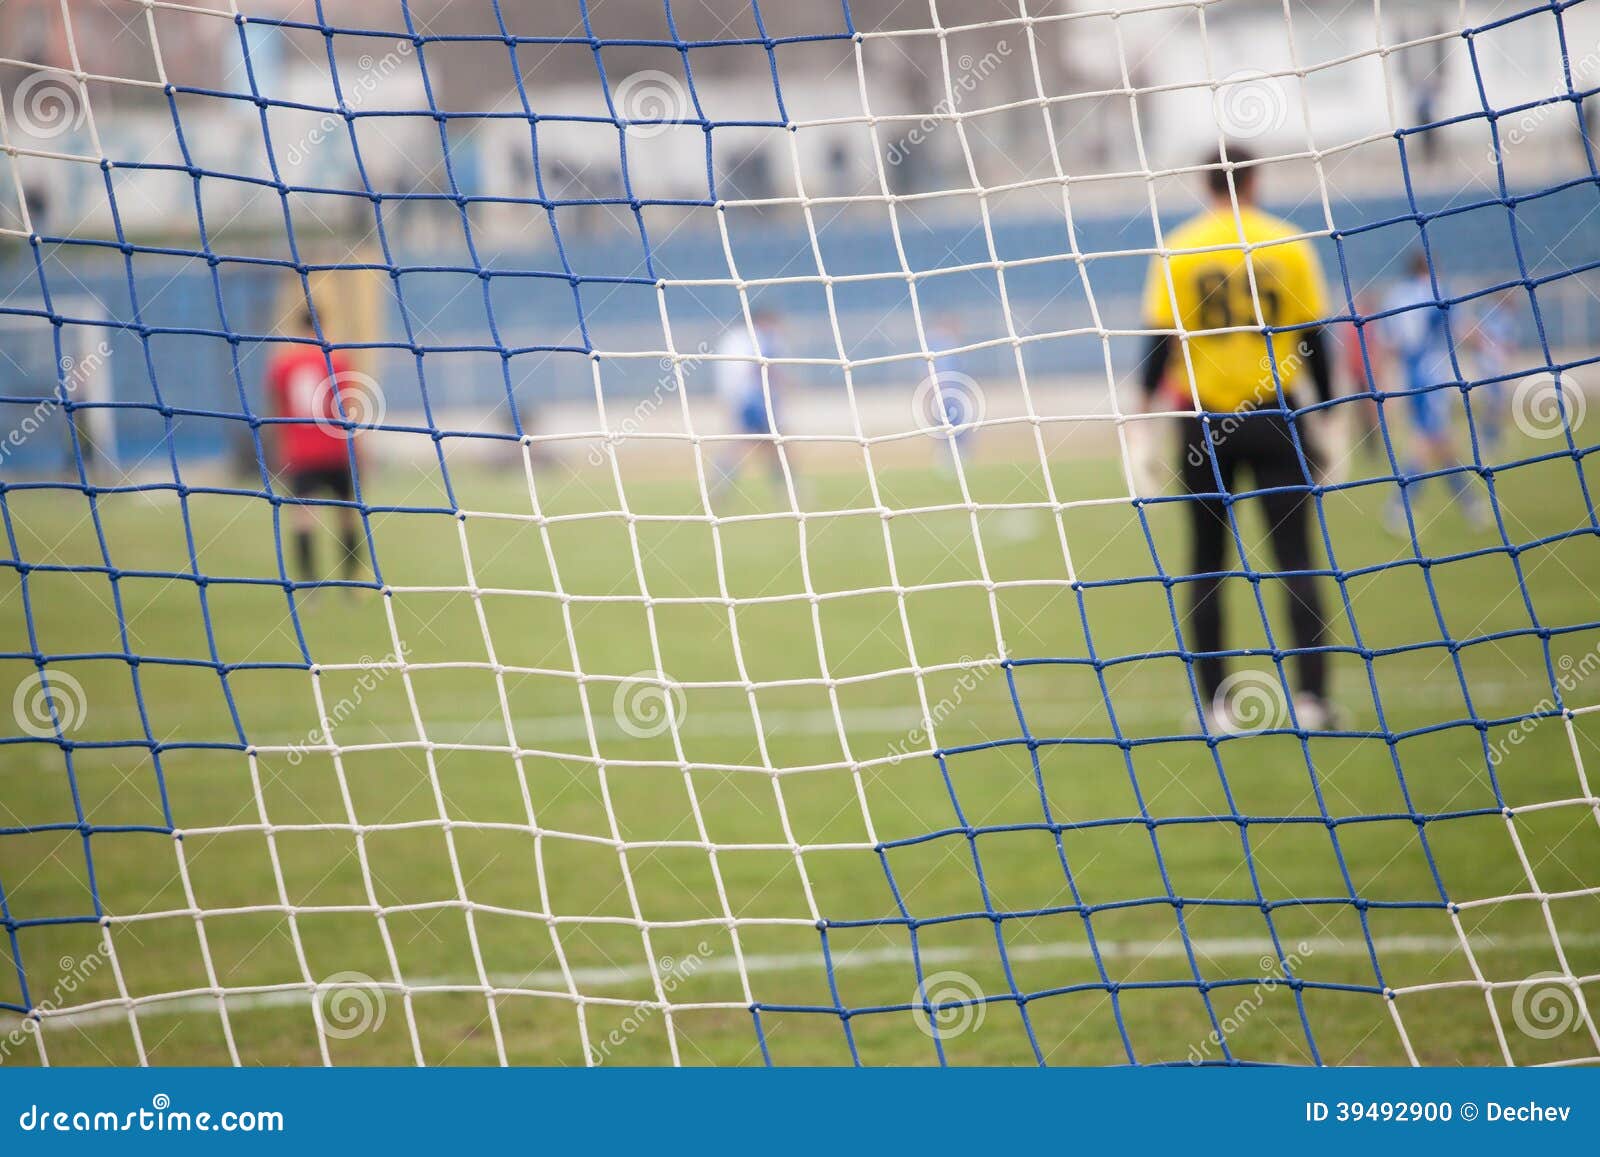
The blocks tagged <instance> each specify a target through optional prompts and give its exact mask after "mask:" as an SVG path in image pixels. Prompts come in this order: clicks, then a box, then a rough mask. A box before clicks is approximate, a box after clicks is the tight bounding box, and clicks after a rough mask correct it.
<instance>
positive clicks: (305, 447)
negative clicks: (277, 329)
mask: <svg viewBox="0 0 1600 1157" xmlns="http://www.w3.org/2000/svg"><path fill="white" fill-rule="evenodd" d="M292 336H293V337H295V338H298V339H303V340H300V341H295V342H292V343H289V344H285V345H282V346H280V347H279V348H278V350H277V352H275V353H274V354H273V355H272V361H271V362H270V363H269V365H268V366H267V390H268V395H269V397H270V398H271V404H272V411H273V416H274V417H277V418H280V419H287V420H286V421H282V422H279V423H277V424H275V425H274V426H273V427H272V428H273V430H274V431H276V446H275V450H276V458H277V467H278V470H279V472H280V473H281V474H282V475H283V476H284V478H285V479H286V480H287V483H288V486H289V493H291V494H292V495H294V497H296V498H299V499H310V498H312V497H314V496H316V495H318V494H327V495H331V496H332V498H334V499H335V500H337V501H338V502H339V503H341V505H338V506H336V507H335V510H336V511H337V518H338V523H339V544H340V546H341V548H342V557H341V563H340V573H341V574H342V576H343V577H345V578H347V579H353V578H354V577H355V576H356V574H357V572H358V570H359V568H360V565H361V559H360V556H359V554H358V553H357V552H358V550H359V539H358V537H357V535H358V527H357V523H356V508H355V507H354V506H352V505H344V504H348V503H352V502H353V501H354V500H355V475H354V473H353V465H354V462H355V454H354V451H355V450H356V442H355V439H356V437H357V434H358V431H355V430H351V429H348V428H347V427H346V426H344V425H342V423H347V422H360V421H364V420H365V419H366V418H367V416H368V414H367V408H368V407H369V405H370V403H371V402H372V401H373V400H374V399H372V398H371V397H369V396H367V392H366V390H364V389H363V386H364V385H365V383H366V379H364V378H362V377H361V376H360V375H359V374H356V373H354V372H353V371H352V370H351V369H350V366H349V363H348V362H347V360H346V359H345V357H344V355H343V354H341V353H340V352H339V351H338V350H334V351H332V352H331V353H324V352H323V350H322V347H321V345H320V344H307V343H316V342H318V341H319V339H318V337H317V333H316V327H315V325H314V324H313V321H312V314H311V310H310V308H308V307H306V306H301V307H300V309H299V310H298V312H297V313H296V314H295V316H294V319H293V324H292ZM330 367H331V371H330ZM341 402H342V403H343V407H342V409H343V413H342V415H341V412H340V411H341V406H340V403H341ZM290 510H291V512H292V513H291V518H292V520H293V526H294V540H295V564H296V570H297V573H298V577H299V579H300V581H302V582H316V581H319V580H318V578H317V571H316V566H315V551H314V549H313V546H312V538H313V535H314V534H315V533H316V529H317V516H316V508H315V505H313V504H311V503H309V502H298V503H295V504H294V505H292V506H291V507H290Z"/></svg>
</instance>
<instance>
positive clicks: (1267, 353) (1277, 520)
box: [1141, 147, 1339, 731]
mask: <svg viewBox="0 0 1600 1157" xmlns="http://www.w3.org/2000/svg"><path fill="white" fill-rule="evenodd" d="M1253 160H1254V158H1252V157H1250V156H1249V155H1248V154H1246V153H1244V152H1243V150H1240V149H1237V148H1233V147H1230V148H1229V149H1228V151H1227V160H1226V161H1225V160H1223V158H1222V157H1221V156H1220V155H1219V156H1215V157H1213V158H1212V159H1211V163H1212V164H1213V165H1215V166H1216V167H1213V168H1210V169H1209V170H1208V171H1207V173H1206V179H1207V184H1208V189H1209V194H1210V207H1209V208H1208V209H1207V210H1206V211H1204V212H1202V213H1201V214H1200V215H1199V216H1198V217H1196V218H1194V219H1193V220H1191V221H1189V222H1188V223H1187V224H1185V225H1184V226H1182V227H1181V228H1180V229H1178V230H1177V231H1176V232H1174V233H1173V234H1172V235H1171V236H1170V237H1168V239H1167V244H1166V248H1167V249H1168V250H1169V251H1170V255H1169V256H1166V257H1160V256H1158V257H1157V258H1156V259H1155V260H1154V262H1153V263H1152V266H1151V269H1150V273H1149V280H1148V283H1147V284H1146V287H1145V295H1144V314H1145V326H1146V327H1147V328H1149V329H1151V330H1156V331H1164V332H1158V333H1155V334H1153V335H1152V337H1151V339H1150V343H1149V346H1148V348H1147V350H1146V351H1145V356H1144V363H1143V370H1142V380H1141V385H1142V387H1143V391H1144V397H1145V409H1146V410H1147V411H1148V410H1154V409H1155V408H1156V405H1157V402H1156V394H1157V391H1158V390H1159V388H1160V386H1161V384H1162V381H1163V380H1164V379H1165V378H1166V377H1167V374H1168V371H1169V369H1171V370H1173V371H1175V372H1176V373H1175V376H1177V377H1179V379H1180V380H1182V379H1188V378H1190V377H1191V375H1190V374H1189V373H1187V372H1185V363H1184V348H1183V344H1180V341H1179V339H1178V337H1177V336H1174V333H1173V331H1176V333H1177V334H1182V335H1184V336H1185V337H1186V338H1187V342H1186V344H1187V347H1188V348H1187V360H1188V365H1189V366H1190V367H1192V370H1193V373H1192V384H1193V394H1192V398H1191V400H1192V402H1193V403H1194V405H1195V406H1196V408H1197V410H1198V412H1197V413H1195V414H1193V415H1191V416H1189V417H1186V418H1184V419H1183V422H1182V438H1181V442H1182V447H1181V449H1182V455H1183V456H1182V460H1181V461H1180V463H1179V464H1178V473H1179V476H1180V477H1181V478H1182V480H1183V488H1184V490H1185V491H1186V492H1187V493H1188V494H1189V495H1190V496H1191V499H1190V500H1189V501H1188V502H1186V503H1185V504H1184V505H1185V506H1186V507H1187V508H1188V511H1189V519H1190V533H1191V555H1190V560H1191V564H1190V571H1189V573H1190V576H1191V580H1190V584H1189V589H1190V596H1191V600H1192V601H1191V604H1190V607H1189V621H1190V623H1191V624H1192V644H1191V648H1190V649H1191V650H1192V651H1193V652H1194V653H1195V654H1196V661H1195V666H1196V668H1197V675H1198V678H1199V683H1200V688H1201V691H1202V692H1203V694H1204V696H1205V698H1204V700H1203V704H1204V705H1205V711H1206V724H1207V726H1208V728H1210V729H1213V730H1219V731H1227V730H1231V729H1232V727H1233V723H1232V720H1231V718H1230V712H1229V710H1228V704H1227V703H1225V702H1223V695H1222V693H1221V690H1222V685H1223V680H1224V678H1225V676H1226V674H1227V666H1226V661H1225V659H1224V657H1223V655H1222V653H1221V652H1222V651H1223V642H1222V635H1223V623H1222V610H1223V608H1222V597H1221V596H1222V578H1223V571H1224V570H1226V569H1227V558H1228V544H1229V541H1230V539H1231V538H1232V536H1233V530H1232V527H1231V525H1230V519H1229V507H1230V505H1231V504H1232V503H1233V501H1234V500H1233V498H1232V495H1233V494H1235V493H1236V492H1237V489H1238V487H1237V481H1238V477H1239V473H1240V471H1241V469H1242V470H1247V471H1248V472H1249V474H1250V477H1251V487H1252V488H1253V489H1254V490H1256V491H1260V492H1261V493H1260V502H1259V505H1260V507H1261V508H1262V511H1263V513H1264V514H1265V515H1266V522H1267V534H1268V537H1269V539H1270V541H1271V547H1272V552H1273V556H1274V558H1275V560H1276V562H1277V570H1278V575H1277V576H1276V577H1281V578H1282V580H1283V586H1284V588H1285V589H1286V591H1287V593H1288V610H1289V632H1290V637H1291V640H1292V644H1293V648H1294V651H1295V661H1296V662H1295V684H1296V692H1295V696H1294V705H1295V717H1296V719H1297V720H1298V722H1299V724H1300V726H1302V727H1305V728H1308V729H1311V730H1321V729H1324V728H1326V727H1327V726H1329V725H1330V723H1331V721H1332V715H1333V712H1332V709H1331V705H1330V704H1329V701H1328V698H1327V663H1326V658H1325V656H1324V654H1323V653H1322V651H1321V650H1320V649H1319V648H1321V647H1322V646H1323V644H1324V639H1325V637H1326V631H1327V628H1326V622H1325V620H1324V618H1323V607H1322V598H1321V593H1320V591H1319V590H1318V581H1317V579H1316V578H1315V577H1314V576H1313V575H1312V573H1311V571H1312V569H1313V562H1312V549H1311V528H1310V504H1309V502H1308V497H1309V495H1308V488H1309V485H1310V482H1311V478H1310V477H1308V474H1307V470H1306V466H1307V465H1310V466H1311V468H1312V472H1313V473H1315V472H1317V471H1318V470H1320V469H1321V466H1322V460H1321V456H1320V454H1319V453H1318V452H1319V451H1321V450H1336V451H1337V450H1338V449H1339V448H1337V447H1333V446H1318V445H1317V444H1316V443H1317V442H1318V441H1319V440H1321V441H1326V440H1329V439H1331V437H1332V434H1333V430H1332V428H1331V426H1332V423H1331V413H1330V412H1329V411H1318V416H1317V417H1316V418H1315V419H1314V420H1313V421H1311V422H1308V421H1307V420H1306V419H1307V418H1308V417H1311V416H1310V415H1306V416H1302V417H1301V418H1300V419H1298V420H1297V421H1295V422H1294V423H1293V424H1292V425H1291V423H1290V422H1289V420H1288V416H1289V414H1290V413H1291V412H1292V411H1294V409H1295V408H1296V407H1297V406H1301V405H1305V404H1306V401H1305V399H1304V398H1303V397H1301V396H1300V393H1299V390H1300V387H1301V382H1302V380H1303V379H1306V378H1309V379H1310V381H1311V385H1312V387H1313V388H1314V390H1315V393H1316V397H1317V399H1318V400H1319V401H1322V402H1327V401H1329V400H1330V399H1331V398H1332V396H1333V383H1332V366H1331V363H1330V360H1329V357H1328V354H1327V350H1326V342H1325V339H1324V336H1323V332H1322V327H1321V325H1320V322H1321V320H1322V318H1323V316H1324V315H1325V313H1326V304H1325V302H1324V298H1323V287H1322V273H1321V269H1320V266H1319V263H1318V261H1317V255H1316V251H1315V250H1314V249H1313V247H1312V245H1311V243H1310V242H1309V241H1306V240H1303V239H1302V240H1287V239H1288V238H1292V237H1295V236H1296V234H1297V233H1298V232H1299V231H1298V230H1297V229H1296V228H1295V227H1294V226H1292V225H1290V224H1288V223H1287V222H1284V221H1280V220H1278V219H1277V218H1275V217H1271V216H1269V215H1268V214H1266V213H1263V212H1262V211H1261V210H1259V209H1257V208H1256V207H1255V185H1256V174H1255V170H1254V168H1253V167H1250V166H1251V163H1252V162H1253ZM1229 162H1231V163H1232V164H1233V165H1234V166H1235V168H1234V169H1233V192H1232V193H1230V191H1229V182H1228V172H1227V168H1226V166H1227V165H1228V163H1229ZM1241 166H1242V167H1241ZM1235 195H1236V196H1237V201H1238V205H1237V211H1236V210H1235V205H1234V196H1235ZM1246 246H1248V247H1249V248H1248V251H1247V249H1246ZM1247 252H1248V261H1247V258H1246V254H1247ZM1252 272H1253V276H1254V281H1253V284H1252ZM1169 276H1170V279H1171V281H1170V286H1169V282H1168V278H1169ZM1263 325H1265V326H1266V327H1268V328H1269V329H1271V330H1272V331H1273V332H1272V338H1271V343H1270V348H1269V343H1268V339H1267V335H1266V333H1265V332H1264V330H1263V328H1262V327H1263ZM1285 331H1288V332H1285ZM1185 393H1187V391H1185ZM1201 413H1203V414H1205V415H1207V416H1208V417H1209V419H1210V421H1209V426H1210V430H1209V437H1208V436H1207V430H1206V429H1205V423H1203V422H1202V419H1201ZM1313 425H1315V426H1316V427H1318V428H1316V429H1311V428H1310V427H1312V426H1313ZM1323 426H1327V427H1329V428H1328V429H1326V430H1324V429H1322V428H1321V427H1323ZM1296 434H1298V435H1299V446H1298V448H1297V446H1296ZM1319 436H1320V438H1319ZM1302 451H1303V453H1304V461H1302Z"/></svg>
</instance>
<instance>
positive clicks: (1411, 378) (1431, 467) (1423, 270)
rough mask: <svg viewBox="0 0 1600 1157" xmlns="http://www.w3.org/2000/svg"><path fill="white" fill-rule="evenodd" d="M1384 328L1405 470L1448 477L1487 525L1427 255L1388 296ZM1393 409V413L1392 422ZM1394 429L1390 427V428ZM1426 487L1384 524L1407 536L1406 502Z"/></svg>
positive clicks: (1477, 521)
mask: <svg viewBox="0 0 1600 1157" xmlns="http://www.w3.org/2000/svg"><path fill="white" fill-rule="evenodd" d="M1381 312H1382V313H1383V314H1385V315H1387V316H1385V317H1384V318H1383V320H1382V322H1381V323H1380V324H1381V327H1382V329H1383V331H1384V335H1385V338H1386V341H1387V345H1388V347H1389V350H1390V351H1391V352H1392V354H1393V357H1394V364H1395V368H1396V370H1397V371H1398V374H1399V391H1398V392H1402V396H1403V397H1404V399H1405V402H1404V406H1405V414H1406V418H1407V425H1408V426H1409V430H1408V431H1407V437H1406V443H1405V445H1404V446H1402V447H1398V448H1397V449H1398V450H1399V457H1400V469H1401V470H1402V472H1403V473H1404V474H1406V475H1409V476H1411V477H1416V476H1417V475H1419V474H1433V473H1435V472H1439V471H1448V473H1445V474H1444V480H1445V483H1446V485H1448V486H1449V487H1450V491H1451V494H1452V496H1453V497H1454V498H1455V500H1456V501H1457V502H1459V503H1460V504H1461V508H1462V511H1463V513H1464V514H1465V515H1466V517H1467V520H1468V521H1469V522H1471V523H1472V524H1473V525H1475V526H1477V525H1482V524H1483V523H1484V522H1485V521H1486V519H1487V515H1488V511H1487V509H1486V508H1485V506H1484V503H1483V500H1482V498H1481V497H1480V496H1479V495H1477V494H1476V493H1474V492H1473V490H1472V489H1471V487H1470V485H1469V483H1468V481H1467V475H1466V473H1465V472H1464V471H1462V470H1461V469H1460V467H1461V459H1460V457H1459V456H1458V455H1457V453H1456V439H1455V431H1454V423H1453V421H1452V417H1453V414H1452V410H1453V406H1454V400H1455V398H1457V397H1458V396H1459V391H1458V390H1457V389H1456V388H1455V387H1454V385H1453V383H1455V382H1456V381H1457V380H1458V379H1457V376H1456V370H1455V367H1454V365H1453V364H1452V361H1451V357H1450V330H1449V314H1448V312H1447V311H1446V310H1445V308H1444V307H1443V306H1442V305H1440V304H1439V298H1438V296H1437V295H1436V294H1435V293H1434V289H1433V280H1432V278H1431V277H1430V276H1429V270H1428V258H1427V255H1426V254H1425V253H1423V252H1422V250H1420V249H1419V250H1417V251H1416V252H1415V253H1413V254H1412V256H1411V260H1410V267H1409V271H1408V273H1407V276H1406V277H1405V278H1404V279H1403V280H1401V281H1399V282H1397V283H1396V284H1395V285H1393V286H1392V287H1390V289H1389V291H1388V293H1386V294H1385V295H1384V298H1383V304H1382V309H1381ZM1392 414H1393V410H1392V409H1391V410H1390V415H1391V419H1392ZM1392 428H1393V427H1392V426H1391V429H1392ZM1421 489H1422V484H1421V483H1413V484H1412V485H1411V486H1410V487H1409V488H1408V489H1407V490H1406V491H1404V492H1403V493H1402V492H1398V491H1397V493H1396V494H1395V497H1394V498H1393V499H1392V500H1391V502H1390V503H1389V505H1388V507H1387V508H1386V509H1385V511H1384V517H1383V522H1384V525H1385V526H1386V527H1388V529H1389V530H1390V531H1391V532H1392V533H1394V534H1397V535H1402V536H1403V535H1406V534H1408V533H1409V532H1408V530H1407V527H1406V514H1405V502H1406V501H1407V497H1409V500H1410V501H1411V502H1412V503H1413V505H1414V504H1415V502H1416V499H1417V497H1418V495H1419V493H1420V492H1421Z"/></svg>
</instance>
